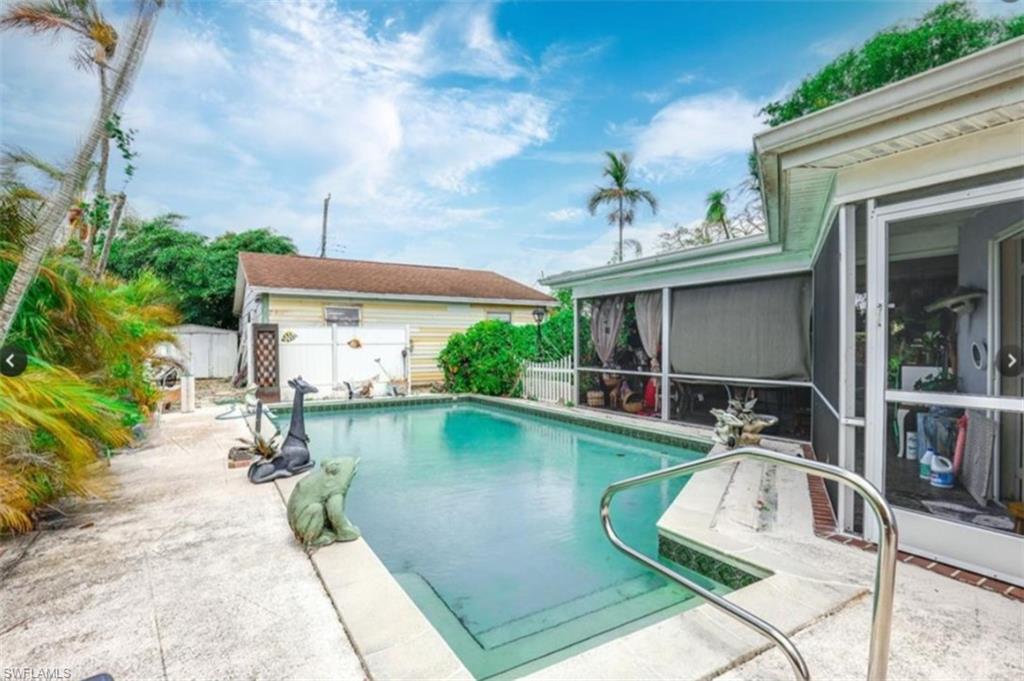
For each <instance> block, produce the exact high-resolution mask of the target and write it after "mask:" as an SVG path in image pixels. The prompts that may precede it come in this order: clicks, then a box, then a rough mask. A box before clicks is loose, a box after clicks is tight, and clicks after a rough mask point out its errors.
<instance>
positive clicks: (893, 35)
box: [762, 0, 1024, 126]
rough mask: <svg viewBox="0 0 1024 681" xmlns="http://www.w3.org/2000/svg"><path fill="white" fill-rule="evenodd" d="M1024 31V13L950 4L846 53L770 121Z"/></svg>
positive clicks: (768, 110)
mask: <svg viewBox="0 0 1024 681" xmlns="http://www.w3.org/2000/svg"><path fill="white" fill-rule="evenodd" d="M1022 34H1024V15H1020V14H1018V15H1016V16H1013V17H1006V18H1002V17H981V16H979V15H978V13H977V11H975V9H974V7H973V6H972V5H971V4H969V3H967V2H963V1H962V0H954V1H953V2H946V3H943V4H941V5H937V6H935V7H933V8H932V9H930V10H928V11H927V12H925V14H924V15H922V16H921V18H920V19H918V20H917V21H916V22H914V23H913V24H912V25H909V26H903V25H896V26H892V27H890V28H887V29H884V30H882V31H880V32H878V33H876V34H875V35H874V36H872V37H871V38H870V39H869V40H868V41H867V42H865V43H864V44H863V45H862V46H860V47H859V48H856V49H853V50H850V51H848V52H846V53H844V54H841V55H840V56H838V57H837V58H836V59H834V60H833V61H831V62H830V63H828V64H826V65H825V66H824V67H822V68H821V70H819V71H818V72H817V73H815V74H813V75H811V76H809V77H807V78H806V79H805V80H804V81H803V82H801V83H800V85H799V86H797V88H796V90H795V91H794V92H793V93H792V94H791V95H789V97H787V98H786V99H783V100H779V101H776V102H771V103H770V104H768V105H767V106H765V107H764V109H762V113H764V114H765V115H766V116H767V122H768V125H770V126H776V125H781V124H782V123H785V122H787V121H791V120H794V119H796V118H800V117H801V116H805V115H807V114H809V113H812V112H814V111H819V110H821V109H824V108H826V107H829V106H831V105H833V104H837V103H839V102H843V101H845V100H847V99H850V98H851V97H856V96H857V95H860V94H863V93H865V92H870V91H871V90H875V89H877V88H880V87H882V86H885V85H888V84H889V83H895V82H896V81H898V80H902V79H904V78H909V77H910V76H913V75H916V74H918V73H921V72H923V71H927V70H928V69H932V68H935V67H936V66H941V65H942V64H947V63H949V62H951V61H954V60H956V59H960V58H961V57H965V56H967V55H969V54H972V53H974V52H977V51H979V50H983V49H985V48H986V47H991V46H993V45H996V44H998V43H1001V42H1003V41H1006V40H1010V39H1012V38H1016V37H1017V36H1020V35H1022Z"/></svg>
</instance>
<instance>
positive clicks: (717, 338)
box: [669, 275, 811, 380]
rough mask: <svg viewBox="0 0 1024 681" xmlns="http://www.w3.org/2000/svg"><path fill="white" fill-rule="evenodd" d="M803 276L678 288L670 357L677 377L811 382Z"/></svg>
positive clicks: (806, 288)
mask: <svg viewBox="0 0 1024 681" xmlns="http://www.w3.org/2000/svg"><path fill="white" fill-rule="evenodd" d="M810 307H811V279H810V277H809V276H806V275H799V276H792V277H779V278H774V279H761V280H758V281H746V282H740V283H735V284H718V285H714V286H703V287H699V288H687V289H677V290H676V291H673V294H672V340H671V343H670V347H669V359H670V361H671V366H672V371H673V372H675V373H680V374H706V375H710V376H730V377H732V376H735V377H737V378H764V379H771V378H775V379H791V380H807V379H809V378H810V373H811V371H810V326H811V313H810Z"/></svg>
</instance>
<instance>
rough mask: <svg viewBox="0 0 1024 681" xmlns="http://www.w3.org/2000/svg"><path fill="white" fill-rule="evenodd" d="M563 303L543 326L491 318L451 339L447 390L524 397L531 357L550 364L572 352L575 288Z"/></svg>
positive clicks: (444, 361) (445, 364) (442, 360)
mask: <svg viewBox="0 0 1024 681" xmlns="http://www.w3.org/2000/svg"><path fill="white" fill-rule="evenodd" d="M558 298H559V300H560V302H561V307H559V308H558V309H556V310H555V312H554V313H552V314H551V315H549V316H548V318H547V320H546V321H545V322H544V323H543V324H541V329H540V342H539V343H538V337H537V327H536V326H535V325H532V324H524V325H520V326H516V325H513V324H509V323H508V322H501V321H497V320H487V321H482V322H478V323H476V324H474V325H473V326H471V327H469V328H468V329H466V331H465V332H464V333H457V334H454V335H453V336H451V337H450V338H449V339H448V344H447V345H446V346H445V348H444V350H442V351H441V353H440V355H439V356H438V364H439V365H440V367H441V369H442V371H444V385H445V390H447V391H448V392H454V393H477V394H479V395H511V396H518V395H519V394H520V390H521V386H520V384H519V374H520V370H521V368H522V364H523V362H524V361H525V360H533V361H542V362H547V361H551V360H555V359H561V358H562V357H565V356H566V355H570V354H572V329H573V320H572V292H571V291H559V292H558Z"/></svg>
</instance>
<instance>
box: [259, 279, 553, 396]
mask: <svg viewBox="0 0 1024 681" xmlns="http://www.w3.org/2000/svg"><path fill="white" fill-rule="evenodd" d="M327 306H331V307H345V306H352V307H358V308H360V310H361V313H360V323H361V324H366V325H393V326H406V325H408V327H409V336H410V338H411V340H412V353H411V356H410V358H409V365H410V370H411V371H412V382H413V384H414V385H428V384H430V383H431V382H433V381H441V380H444V374H443V373H442V372H441V370H440V368H439V367H438V366H437V356H438V354H439V353H440V352H441V350H442V349H443V348H444V346H445V345H446V344H447V342H448V337H449V336H451V335H452V334H453V333H458V332H460V331H465V330H466V329H468V328H469V327H470V326H472V325H473V324H476V323H477V322H479V321H481V320H483V319H486V317H487V313H488V312H510V313H511V314H512V323H513V324H533V306H517V305H486V304H479V303H472V304H469V303H427V302H422V303H421V302H409V301H387V300H366V299H359V300H344V299H338V298H316V297H301V296H283V295H275V294H270V301H269V316H270V318H269V320H268V321H269V322H270V323H281V324H283V323H292V324H300V323H301V324H324V307H327Z"/></svg>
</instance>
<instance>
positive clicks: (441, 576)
mask: <svg viewBox="0 0 1024 681" xmlns="http://www.w3.org/2000/svg"><path fill="white" fill-rule="evenodd" d="M278 418H279V419H281V418H286V415H285V416H284V417H281V416H279V417H278ZM279 425H280V427H282V428H287V421H286V420H284V421H283V422H281V423H280V424H279ZM306 430H307V433H308V434H309V437H310V450H311V451H312V453H313V456H314V457H315V458H316V459H317V460H318V461H323V460H325V459H329V458H333V457H339V456H358V457H360V458H361V462H360V465H359V472H358V475H357V476H356V479H355V482H354V483H353V485H352V488H351V490H350V492H349V496H348V503H347V512H348V516H349V518H350V519H351V520H352V522H353V523H355V524H356V525H358V526H359V528H360V530H361V531H362V534H363V537H364V538H365V540H366V541H367V542H368V543H369V544H370V546H371V547H372V548H373V550H374V552H375V553H376V554H377V555H378V556H379V557H380V559H381V560H382V561H383V563H384V565H385V566H387V568H388V570H390V571H391V573H392V574H393V575H394V576H395V578H396V579H397V581H398V582H399V583H400V584H401V585H402V587H403V588H404V589H405V590H406V592H407V593H408V594H409V595H410V597H411V598H412V599H413V601H414V602H415V603H416V604H417V606H418V607H419V608H420V609H421V610H422V611H423V612H424V613H425V614H426V615H427V617H428V618H429V619H430V620H431V622H432V623H433V624H434V626H435V627H436V628H437V629H438V631H439V632H440V633H441V634H442V636H444V638H445V640H446V641H447V642H448V644H449V645H450V646H451V647H452V649H453V650H454V651H455V653H456V654H457V655H459V657H460V659H462V661H463V663H464V664H465V665H466V667H467V668H468V669H469V670H470V672H472V673H473V675H474V676H476V677H477V678H487V677H491V676H495V675H498V674H502V673H504V672H508V671H510V670H513V669H515V670H516V672H517V673H522V672H524V671H529V669H530V668H531V666H532V667H538V666H543V665H544V664H548V663H550V662H552V661H555V660H557V659H559V658H560V657H565V656H567V655H569V654H572V653H574V652H575V651H577V650H579V649H581V648H582V647H585V646H587V645H592V644H594V643H596V642H598V641H601V640H605V639H607V638H610V637H611V636H614V635H619V634H621V633H622V632H623V631H624V629H623V627H626V628H628V627H629V626H631V625H632V626H633V627H634V628H635V627H637V626H640V625H642V624H645V623H647V622H648V621H651V620H652V618H657V617H664V616H665V615H667V614H670V613H672V612H677V611H679V610H680V609H681V608H682V607H687V606H688V605H692V603H690V601H692V600H693V598H692V595H691V594H690V593H689V592H688V591H685V590H683V589H681V588H679V587H677V586H675V585H670V584H668V583H667V581H666V580H664V579H663V578H661V577H659V576H657V575H655V574H653V573H651V572H650V571H649V570H646V569H645V568H643V567H642V566H641V565H639V564H638V563H636V562H634V561H632V560H630V559H629V558H627V557H625V556H623V555H622V554H620V553H618V552H617V551H616V550H615V549H614V548H613V547H612V545H611V544H610V543H609V542H608V539H607V538H606V537H605V535H604V532H603V530H602V529H601V523H600V514H599V503H600V499H601V495H602V493H603V492H604V489H605V488H606V487H607V486H608V485H609V484H610V483H612V482H615V481H617V480H621V479H623V478H628V477H631V476H634V475H638V474H640V473H645V472H648V471H652V470H656V469H659V468H664V467H666V466H671V465H674V464H678V463H682V462H684V461H691V460H693V459H697V458H700V457H702V456H703V455H704V454H703V453H702V452H698V451H695V450H688V449H682V448H677V447H672V446H667V445H662V444H656V443H653V442H648V441H643V440H638V439H633V438H629V437H626V436H620V435H614V434H610V433H606V432H603V431H600V430H596V429H591V428H586V427H582V426H576V425H570V424H567V423H564V422H561V421H556V420H553V419H548V418H544V417H541V416H533V415H529V414H524V413H522V412H519V411H512V410H506V409H501V408H499V407H493V406H490V405H483V404H480V403H465V402H459V403H448V404H444V405H425V406H424V405H419V406H405V407H382V408H374V409H357V410H342V411H335V412H315V413H307V414H306ZM684 484H685V479H677V480H673V481H668V482H663V483H659V484H658V485H652V486H649V487H646V488H638V489H635V490H629V491H627V492H623V493H621V494H620V495H619V496H618V497H616V499H615V501H614V502H613V507H612V513H613V517H614V518H615V521H616V529H617V530H618V531H619V533H620V535H621V536H622V537H623V539H624V540H625V541H627V542H628V543H630V544H631V545H633V546H635V547H637V548H639V549H640V550H642V551H644V552H645V553H647V554H648V555H650V556H652V557H654V556H656V555H657V543H658V536H657V530H656V527H655V525H656V523H657V520H658V518H659V517H660V516H661V514H662V513H663V512H664V510H665V509H666V508H667V507H668V506H669V504H670V503H671V502H672V500H673V499H674V498H675V496H676V494H678V492H679V490H680V489H681V488H682V486H683V485H684ZM674 567H675V568H676V569H680V568H679V567H678V566H674ZM686 572H687V574H689V575H690V576H691V577H697V578H698V579H699V580H700V581H701V582H702V583H703V584H704V585H706V586H707V587H709V588H714V589H716V590H719V591H722V592H724V591H725V590H726V589H725V588H724V587H722V586H721V585H718V584H715V583H713V582H712V581H711V580H709V579H707V578H703V577H700V576H699V575H695V573H692V572H690V571H686ZM523 665H527V667H523Z"/></svg>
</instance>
